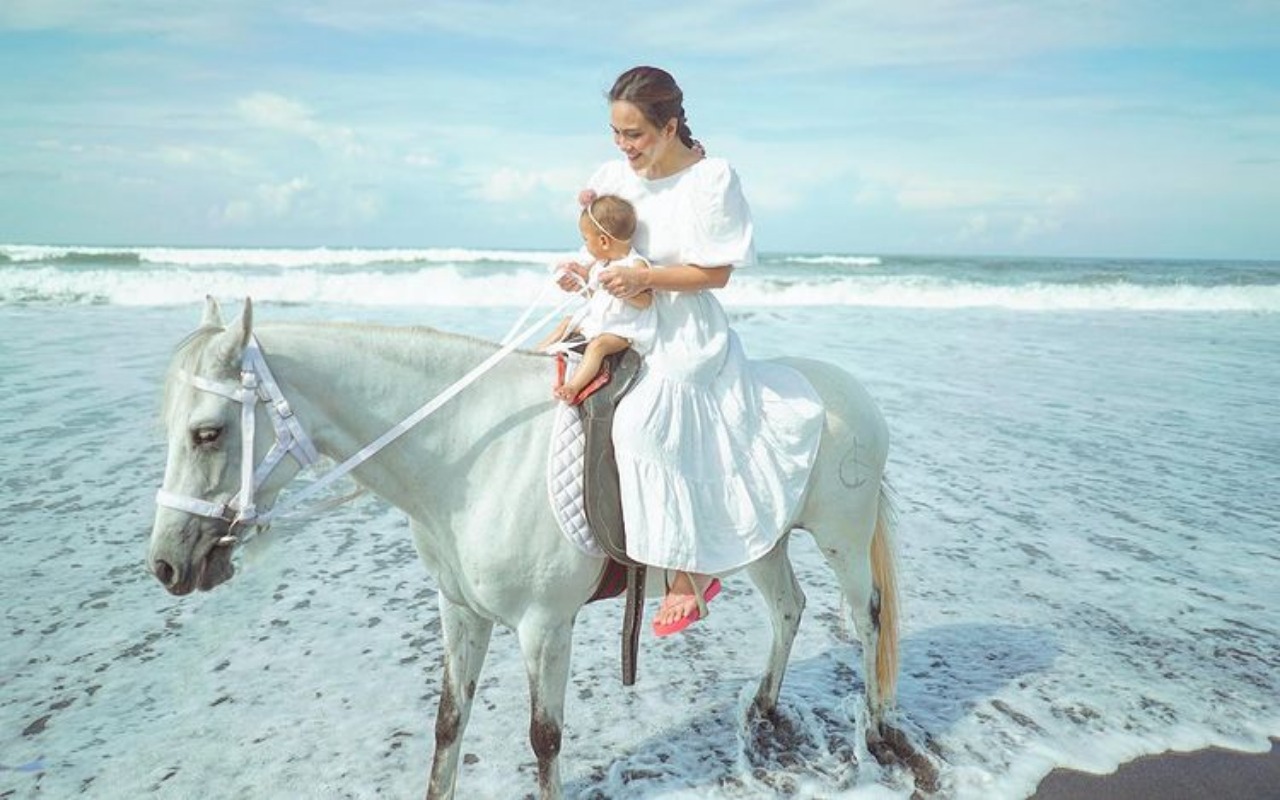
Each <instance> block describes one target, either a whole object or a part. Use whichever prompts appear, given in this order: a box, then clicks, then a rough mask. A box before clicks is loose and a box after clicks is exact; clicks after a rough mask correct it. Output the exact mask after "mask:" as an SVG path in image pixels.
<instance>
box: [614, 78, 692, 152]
mask: <svg viewBox="0 0 1280 800" xmlns="http://www.w3.org/2000/svg"><path fill="white" fill-rule="evenodd" d="M618 101H623V102H627V103H630V104H632V105H633V106H635V107H636V108H638V109H640V113H641V114H643V115H644V118H645V119H646V120H648V121H649V124H651V125H653V126H654V127H655V128H662V126H664V125H666V124H667V121H668V120H671V119H674V120H675V121H676V135H677V136H679V137H680V141H681V142H683V143H684V145H685V147H689V148H692V149H693V150H696V151H698V152H699V153H701V154H703V155H706V151H705V150H704V149H703V147H702V143H701V142H699V141H698V140H697V139H695V138H693V134H692V133H691V132H690V131H689V123H688V121H687V120H686V119H685V114H684V92H682V91H680V86H679V85H678V84H677V83H676V79H675V78H673V77H671V73H669V72H667V71H666V70H661V69H658V68H657V67H632V68H631V69H629V70H627V71H626V72H624V73H622V74H621V75H619V76H618V79H617V80H616V81H614V82H613V88H612V89H610V90H609V102H611V103H616V102H618Z"/></svg>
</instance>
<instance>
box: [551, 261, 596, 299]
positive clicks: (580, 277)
mask: <svg viewBox="0 0 1280 800" xmlns="http://www.w3.org/2000/svg"><path fill="white" fill-rule="evenodd" d="M589 272H590V268H589V267H586V266H584V265H582V264H579V263H578V262H576V261H565V262H562V263H560V264H557V265H556V285H557V286H559V287H560V288H561V289H563V290H564V291H566V292H580V291H582V289H583V287H585V286H586V285H587V275H588V273H589Z"/></svg>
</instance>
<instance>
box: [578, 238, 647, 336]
mask: <svg viewBox="0 0 1280 800" xmlns="http://www.w3.org/2000/svg"><path fill="white" fill-rule="evenodd" d="M637 261H647V259H645V258H644V257H642V256H641V255H640V254H639V253H637V252H636V251H635V250H632V251H630V252H629V253H627V254H626V256H624V257H623V258H619V259H615V260H614V261H597V262H596V263H595V264H593V265H592V266H591V271H590V272H589V273H588V274H587V288H588V289H590V290H591V299H590V300H589V301H588V302H587V305H586V308H584V309H583V310H584V312H585V313H584V316H583V317H582V320H581V321H580V322H579V323H578V329H579V330H581V331H582V335H583V336H585V337H586V338H587V339H594V338H596V337H597V336H599V335H600V334H602V333H612V334H613V335H614V336H620V337H622V338H623V339H626V340H627V341H628V342H630V343H631V349H632V350H635V351H636V352H637V353H639V354H640V355H642V356H643V355H648V354H649V351H650V350H652V349H653V340H654V338H655V337H656V336H657V335H658V315H657V312H655V311H654V310H653V306H652V305H650V306H649V307H648V308H637V307H636V306H633V305H631V304H630V303H628V302H627V301H626V300H623V299H621V298H618V297H614V296H613V295H611V294H609V293H608V292H606V291H604V290H603V289H601V288H600V273H601V272H603V271H604V270H606V269H608V268H609V267H610V266H613V265H614V264H617V265H618V266H624V267H629V266H631V265H633V264H635V263H636V262H637Z"/></svg>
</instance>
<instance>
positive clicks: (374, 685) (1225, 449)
mask: <svg viewBox="0 0 1280 800" xmlns="http://www.w3.org/2000/svg"><path fill="white" fill-rule="evenodd" d="M568 255H569V254H568V253H555V252H544V251H509V250H461V249H416V250H409V249H404V250H385V249H352V250H338V249H257V250H252V249H184V248H154V247H140V248H130V247H111V248H90V247H52V246H29V245H0V375H3V380H0V440H2V441H3V442H4V443H5V445H4V456H3V458H2V459H0V510H3V519H4V522H3V524H2V525H0V545H3V548H4V557H3V558H2V559H0V581H2V585H3V587H4V590H3V591H4V600H5V602H4V609H3V628H2V630H3V637H4V638H3V641H4V646H3V649H2V651H0V723H2V724H0V798H5V799H7V798H26V797H49V798H64V797H81V796H82V797H91V798H136V797H139V796H153V797H157V798H197V797H199V798H274V797H286V796H287V797H308V798H400V797H405V796H418V795H420V794H421V793H422V791H423V789H424V788H425V784H426V775H427V770H428V767H429V760H430V754H431V749H432V744H433V720H434V715H435V707H436V702H437V700H438V697H439V680H440V658H441V653H440V643H439V621H438V618H437V612H436V606H435V589H434V585H433V583H432V580H431V578H430V577H429V576H428V575H427V573H426V571H425V569H424V567H423V566H422V565H421V563H420V562H419V561H418V559H417V556H416V553H415V551H414V549H413V546H412V543H411V541H410V538H409V534H408V529H407V524H406V521H405V519H404V517H403V515H402V514H400V513H399V512H398V511H396V510H394V509H392V508H389V507H388V506H386V505H385V504H384V503H382V502H381V501H379V500H377V499H376V498H364V499H361V500H358V501H356V502H355V503H352V504H350V505H348V506H345V507H342V508H340V509H336V510H334V511H332V512H329V513H328V514H326V515H325V516H323V517H319V518H316V519H311V520H305V521H297V522H289V523H280V524H278V525H277V526H276V528H275V529H273V531H272V533H271V535H270V536H269V537H268V538H267V539H266V540H265V542H264V543H263V544H262V545H261V546H260V547H258V548H256V550H255V551H254V552H252V553H250V554H249V556H248V557H247V558H246V563H245V564H244V565H243V568H242V569H241V571H239V572H238V574H237V575H236V577H235V578H234V579H233V580H232V581H231V582H230V583H228V584H226V585H224V586H222V587H219V588H218V589H217V590H215V591H213V592H210V593H207V594H201V595H194V596H190V597H186V598H181V599H175V598H171V597H169V596H168V595H167V594H166V593H165V592H164V591H163V589H162V588H161V587H160V585H159V583H158V582H157V581H156V580H155V579H154V578H153V577H152V576H150V575H149V574H148V573H147V572H146V569H145V566H144V556H145V553H146V547H147V537H148V534H149V530H150V524H151V517H152V514H153V511H154V506H153V496H154V492H155V489H156V487H157V486H158V484H159V482H160V479H161V475H162V471H163V464H164V457H165V448H164V442H163V436H162V431H161V428H160V424H159V418H158V410H159V398H160V389H161V380H162V376H163V374H164V370H165V367H166V365H167V362H168V357H169V354H170V353H171V351H172V349H173V347H174V346H175V345H176V344H177V343H178V341H179V340H180V339H181V338H182V337H183V336H184V335H185V334H186V333H188V332H190V331H191V330H192V329H194V328H195V327H196V325H197V324H198V322H199V318H200V310H201V306H202V303H203V298H204V296H205V295H206V294H211V295H214V296H216V297H217V298H218V299H220V300H221V301H223V303H224V308H226V309H227V310H228V312H230V311H231V310H232V309H234V307H235V304H236V303H237V302H238V299H239V298H243V297H245V296H252V297H253V299H254V303H255V317H256V318H257V319H259V320H274V319H291V320H298V319H316V320H333V319H342V320H360V321H367V322H377V323H387V324H396V325H399V324H426V325H431V326H434V327H437V328H441V329H445V330H452V331H459V332H464V333H470V334H474V335H479V336H484V337H486V338H491V339H498V338H501V337H502V336H503V334H504V333H506V332H507V330H508V329H509V327H510V326H511V325H512V323H513V322H514V321H515V319H516V317H517V316H518V315H519V313H520V311H521V310H522V309H523V308H524V307H526V306H527V305H528V304H530V303H532V302H534V301H535V300H536V299H538V298H540V297H541V298H543V300H544V301H547V299H548V295H547V294H546V293H545V292H544V289H545V287H546V285H547V275H548V271H549V268H550V267H551V266H552V265H554V264H555V263H556V262H557V261H559V260H561V259H562V258H565V257H567V256H568ZM721 297H722V299H723V300H724V302H725V304H726V306H727V307H728V309H729V311H730V314H731V317H732V319H733V322H734V325H735V327H736V328H737V330H738V332H739V334H740V335H741V337H742V340H743V342H744V345H745V347H746V349H747V351H748V353H749V354H750V355H751V356H752V357H753V358H767V357H773V356H778V355H807V356H811V357H815V358H820V359H824V360H828V361H831V362H833V363H836V364H839V365H841V366H843V367H845V368H846V369H848V370H850V371H851V372H852V373H854V374H855V375H856V376H858V377H859V379H860V380H862V382H863V383H864V384H865V385H866V386H867V387H868V389H869V390H870V391H871V393H872V395H873V396H874V397H876V399H877V400H878V402H879V403H880V406H881V408H882V410H883V411H884V413H885V416H886V417H887V419H888V421H889V425H890V428H891V431H892V435H893V444H892V446H891V451H890V462H889V476H890V481H891V482H892V484H893V487H894V490H895V494H896V497H897V508H898V530H897V544H898V556H899V570H900V581H901V587H902V592H903V641H902V675H901V681H900V690H899V700H898V706H897V709H896V712H895V714H896V721H897V723H898V724H899V725H900V726H901V727H902V728H903V729H904V730H905V731H906V732H907V734H908V735H909V736H910V737H911V738H912V739H913V740H914V741H915V742H916V743H917V744H919V745H920V746H921V747H922V748H923V749H924V750H925V752H927V753H928V754H929V756H930V758H932V759H933V760H934V761H935V763H936V764H937V766H938V768H939V771H940V779H941V784H942V789H941V790H940V792H939V796H941V797H948V798H960V799H961V800H970V799H973V800H977V799H978V798H982V800H987V799H988V798H1022V797H1026V796H1027V795H1029V794H1030V793H1031V792H1032V791H1033V790H1034V788H1035V786H1036V784H1037V783H1038V782H1039V780H1040V779H1041V778H1042V777H1043V776H1044V775H1046V774H1047V773H1048V772H1049V771H1050V770H1051V769H1053V768H1054V767H1058V766H1065V767H1073V768H1081V769H1087V770H1093V771H1107V770H1110V769H1112V768H1114V767H1115V766H1116V765H1118V764H1120V763H1123V762H1125V761H1128V760H1131V759H1132V758H1134V757H1136V756H1139V755H1142V754H1148V753H1158V752H1162V751H1165V750H1169V749H1174V750H1190V749H1195V748H1200V747H1205V746H1209V745H1218V746H1223V747H1228V748H1233V749H1238V750H1244V751H1251V752H1259V751H1264V750H1266V749H1267V748H1268V746H1269V738H1270V737H1276V736H1280V611H1277V607H1276V605H1275V601H1274V598H1275V596H1276V588H1277V585H1278V584H1277V580H1276V575H1277V574H1278V572H1280V548H1277V544H1278V543H1280V536H1278V535H1277V534H1278V531H1280V491H1278V490H1277V487H1280V455H1277V454H1278V453H1280V425H1277V422H1276V418H1277V417H1276V411H1277V401H1276V397H1277V395H1278V394H1280V357H1278V355H1280V263H1278V262H1248V261H1215V262H1206V261H1172V260H1159V259H1151V260H1108V259H1052V258H1044V259H1027V258H1014V257H1009V258H973V257H941V256H927V257H926V256H913V257H907V256H893V255H883V254H880V255H877V254H856V255H841V254H798V253H792V254H787V253H773V254H766V255H764V256H763V257H762V258H761V263H760V264H759V265H757V266H755V267H752V268H749V269H744V270H741V271H740V272H739V273H737V274H735V275H734V277H733V279H732V281H731V283H730V285H729V286H728V287H727V288H726V289H725V290H723V291H722V293H721ZM548 381H549V382H550V375H549V376H548ZM548 386H550V383H549V384H548ZM425 399H426V398H424V400H425ZM426 424H430V423H429V422H428V423H426ZM791 553H792V557H793V560H794V561H795V563H796V568H797V575H798V577H799V580H800V582H801V585H802V586H803V587H804V589H805V592H806V594H807V596H808V599H809V603H808V607H807V610H806V615H805V619H804V621H803V623H802V625H801V632H800V635H799V637H798V639H797V641H796V645H795V649H794V652H793V657H792V661H791V668H790V671H789V672H788V675H787V680H786V683H785V684H784V686H783V690H782V699H781V711H782V713H783V715H784V717H785V718H786V719H787V720H788V722H789V723H791V724H792V727H793V728H794V732H795V739H794V746H793V747H791V748H789V749H787V750H786V751H782V750H779V749H778V748H776V747H771V746H770V745H769V743H768V741H767V737H766V739H764V740H759V739H757V737H755V736H754V735H753V734H752V733H751V732H750V731H747V730H746V729H744V725H743V713H744V709H745V707H746V704H747V703H748V702H749V700H750V697H751V696H752V693H753V692H754V688H755V682H756V680H757V679H758V678H759V676H760V674H761V672H762V669H763V665H764V659H763V652H764V650H765V647H766V643H767V641H768V633H767V625H765V624H764V623H763V620H762V619H761V615H762V612H763V605H762V603H761V602H760V601H759V600H758V599H757V598H756V597H755V596H754V589H753V588H752V587H751V585H750V582H749V581H748V580H747V579H746V578H745V577H742V576H736V577H732V578H730V579H729V580H728V581H727V582H726V584H725V591H724V593H723V594H722V595H721V596H720V597H719V598H717V600H716V601H715V603H714V604H713V605H712V608H713V614H712V615H711V617H710V618H709V619H708V620H706V621H705V622H702V623H699V624H698V625H695V626H694V627H693V629H691V631H690V632H688V633H687V634H683V635H681V636H677V637H673V638H672V639H669V640H661V641H659V640H655V639H653V638H652V637H651V636H648V635H645V636H644V639H643V641H644V644H643V648H642V651H641V655H640V678H639V682H638V684H637V685H636V686H635V687H633V688H630V689H624V688H622V687H621V686H620V684H619V680H618V675H619V659H618V652H617V651H618V648H617V640H618V629H619V621H620V620H619V617H620V605H619V604H616V603H597V604H593V605H591V606H588V607H587V608H586V609H584V611H583V612H582V613H581V614H580V616H579V620H578V626H577V629H576V633H575V650H574V655H573V669H572V677H571V681H570V691H569V697H568V707H567V712H566V731H565V741H564V747H563V758H562V770H563V775H564V779H565V788H566V794H567V796H569V797H586V798H754V797H770V796H787V797H798V798H907V797H909V796H910V795H911V793H912V784H911V777H910V774H909V773H906V772H904V771H902V770H900V769H893V768H884V767H881V766H879V765H877V764H876V763H875V762H874V760H873V759H871V758H870V756H869V755H868V754H867V753H866V750H865V746H864V745H863V743H862V741H861V736H860V735H859V733H858V731H859V730H860V728H859V726H860V724H861V722H862V719H861V714H862V710H861V709H862V680H863V676H862V675H861V668H860V659H859V656H858V645H857V642H856V639H855V638H854V637H853V635H852V633H851V631H850V629H849V626H847V625H846V624H845V623H844V622H842V617H843V614H842V610H841V607H840V599H839V593H838V590H837V588H836V586H835V583H834V581H833V579H832V577H831V575H830V573H829V572H828V571H827V570H826V568H825V566H824V565H823V564H822V560H821V558H820V556H819V554H818V553H817V552H816V550H815V548H814V547H813V545H812V542H811V541H810V540H809V539H808V538H807V537H805V536H804V535H798V536H796V537H794V539H793V541H792V544H791ZM650 613H652V606H651V608H650ZM527 702H528V700H527V689H526V682H525V677H524V674H523V667H522V664H521V660H520V657H519V652H518V649H517V648H516V645H515V641H514V637H513V636H512V635H510V634H509V633H507V632H496V633H495V636H494V640H493V644H492V646H491V649H490V653H489V658H488V661H487V662H486V667H485V670H484V673H483V675H482V678H481V685H480V686H479V688H478V695H477V703H476V707H475V710H474V712H473V716H472V719H471V723H470V726H469V727H468V729H467V732H466V737H465V740H464V753H465V754H466V756H465V759H464V760H465V763H464V765H463V767H462V772H461V776H460V779H459V796H460V797H466V798H501V799H504V800H505V799H506V798H511V799H513V800H514V799H515V798H523V797H526V796H529V795H530V794H531V793H532V792H533V791H534V789H535V782H534V764H533V756H532V753H531V751H530V750H529V746H528V743H527V741H526V735H525V731H526V730H527V714H528V708H527Z"/></svg>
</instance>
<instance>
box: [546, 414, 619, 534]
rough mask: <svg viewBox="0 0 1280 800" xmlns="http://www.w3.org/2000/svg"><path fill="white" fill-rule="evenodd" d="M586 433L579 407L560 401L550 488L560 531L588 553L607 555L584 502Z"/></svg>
mask: <svg viewBox="0 0 1280 800" xmlns="http://www.w3.org/2000/svg"><path fill="white" fill-rule="evenodd" d="M586 446H587V434H586V432H585V431H584V430H583V429H582V418H581V417H580V416H579V414H578V409H576V408H573V407H571V406H568V405H565V404H564V403H560V404H559V405H557V406H556V413H555V417H554V421H553V422H552V429H551V447H550V452H549V453H548V457H547V491H548V492H549V494H550V496H551V511H552V513H553V514H554V515H555V518H556V522H558V523H559V524H560V530H561V531H563V532H564V535H565V536H566V537H567V538H568V539H569V541H570V542H573V544H574V546H575V547H577V548H578V549H579V550H581V551H582V552H584V553H586V554H587V555H589V556H595V557H596V558H604V557H605V554H604V551H603V550H601V549H600V545H598V544H596V537H595V535H594V534H592V533H591V528H590V527H589V526H588V525H587V511H586V506H585V504H584V502H583V483H582V480H583V472H584V470H585V468H584V466H583V458H582V457H583V454H584V453H585V452H586Z"/></svg>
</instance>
